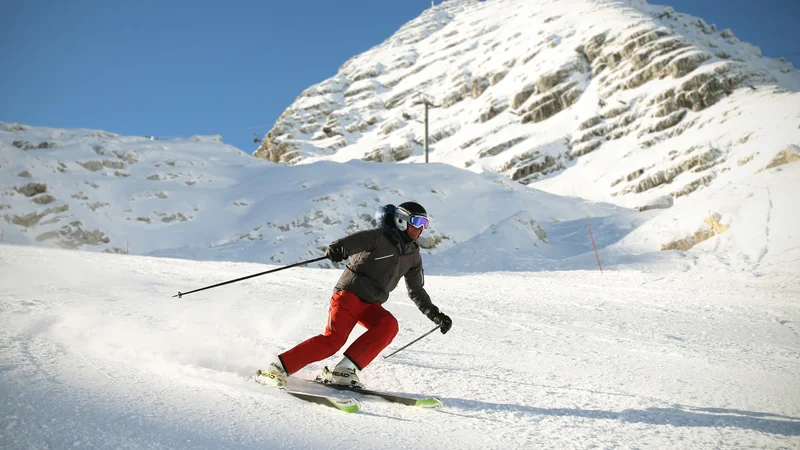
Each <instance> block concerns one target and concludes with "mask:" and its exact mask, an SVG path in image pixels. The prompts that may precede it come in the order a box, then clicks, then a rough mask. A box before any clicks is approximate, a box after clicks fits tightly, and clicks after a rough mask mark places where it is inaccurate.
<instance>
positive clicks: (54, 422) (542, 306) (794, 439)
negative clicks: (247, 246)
mask: <svg viewBox="0 0 800 450" xmlns="http://www.w3.org/2000/svg"><path fill="white" fill-rule="evenodd" d="M267 268H268V267H266V266H263V265H257V264H249V263H219V262H193V261H185V260H170V259H159V258H149V257H138V256H124V255H107V254H101V253H86V252H72V251H64V250H50V249H39V248H33V247H18V246H9V245H2V246H0V273H2V277H0V292H2V295H0V320H1V321H2V324H3V326H2V327H0V343H1V344H2V348H3V350H2V352H0V399H2V400H1V401H2V403H0V404H1V405H2V406H1V407H0V408H1V409H2V415H0V417H2V418H1V419H0V446H1V447H3V448H65V447H102V448H145V447H148V448H149V447H156V448H165V447H166V448H233V447H236V448H342V446H347V447H356V448H423V447H424V448H497V449H505V448H590V447H601V448H612V447H613V448H793V447H796V446H798V445H800V394H798V390H797V385H798V381H799V380H798V373H800V348H798V342H800V335H798V332H800V325H799V323H800V314H798V310H797V300H796V299H797V298H798V296H800V292H799V290H798V287H797V286H798V285H797V284H796V283H785V284H781V283H776V282H775V280H772V281H765V280H763V279H760V278H757V277H753V276H746V275H744V276H743V275H740V274H732V273H730V272H727V273H726V272H713V271H710V270H703V269H700V268H689V267H687V268H686V269H687V270H686V271H684V270H675V269H668V270H666V269H665V270H659V271H651V272H642V271H637V270H616V271H606V272H605V273H604V274H602V275H601V274H600V273H599V271H596V270H595V271H584V270H572V271H553V272H543V273H502V272H499V273H493V274H482V275H466V276H429V277H427V287H428V289H429V292H430V294H431V296H432V297H433V299H434V300H435V301H436V303H437V304H439V305H440V306H441V308H442V309H443V310H444V311H446V312H447V313H448V314H450V315H451V316H452V317H453V320H454V326H453V329H452V330H451V331H450V333H448V334H447V335H441V334H438V333H436V334H434V335H431V336H429V337H428V338H426V339H424V340H422V341H420V342H418V343H417V344H415V345H414V346H412V347H410V348H409V349H407V350H405V351H403V352H401V353H399V354H397V355H395V356H393V357H392V358H389V359H386V360H384V359H382V358H378V359H377V360H376V361H375V362H374V363H373V364H372V365H370V366H369V367H368V368H367V370H365V371H364V372H362V374H363V378H364V380H365V381H366V382H367V383H368V384H369V386H370V387H372V388H376V389H386V390H389V391H392V392H403V393H408V394H435V395H438V396H439V397H441V398H442V399H443V400H444V403H445V405H446V407H445V408H444V409H443V410H440V411H424V410H415V409H413V408H409V407H404V406H400V405H393V404H388V403H384V402H381V401H377V400H365V401H364V402H363V410H362V412H360V413H358V414H356V415H348V414H345V413H342V412H339V411H335V410H333V409H329V408H325V407H322V406H319V405H313V404H308V403H304V402H301V401H299V400H295V399H293V398H291V397H288V396H284V395H283V394H281V393H280V392H277V391H274V390H271V389H270V388H266V387H263V386H260V385H258V384H256V383H253V382H252V381H249V380H247V377H248V376H249V375H250V374H251V373H252V372H254V371H255V370H256V369H258V368H263V367H264V366H265V365H266V364H267V363H268V361H269V360H270V358H271V357H273V356H274V355H275V354H276V353H278V352H280V351H282V350H284V349H286V348H287V347H288V346H290V345H293V344H294V343H296V342H298V341H300V340H302V339H304V338H306V337H308V336H310V335H313V334H316V333H318V332H319V331H321V328H322V327H323V325H324V323H325V319H326V317H325V315H326V310H327V306H326V304H327V301H328V298H329V295H330V292H331V287H332V285H333V283H334V282H335V280H336V278H337V277H338V271H334V270H324V269H290V270H288V271H285V272H278V273H275V274H271V275H266V276H264V277H260V278H255V279H252V280H248V281H245V282H241V283H238V284H233V285H229V286H225V287H220V288H217V289H214V290H208V291H204V292H201V293H197V294H192V295H191V296H186V297H184V298H181V299H178V298H172V297H171V296H172V295H174V294H175V293H176V292H177V291H179V290H180V291H186V290H188V289H192V288H196V287H201V286H204V285H208V284H211V283H215V282H219V281H223V280H226V279H231V278H236V277H239V276H243V275H246V274H250V273H256V272H260V271H262V270H265V269H267ZM21 280H25V282H20V281H21ZM386 306H387V308H388V309H389V310H390V311H391V312H392V313H393V314H394V315H396V316H397V317H398V319H399V321H400V333H399V335H398V337H397V339H396V341H395V342H394V343H393V344H392V346H391V347H390V349H394V348H398V347H399V346H400V345H402V344H404V343H406V342H408V341H410V340H411V339H413V338H415V337H416V336H418V335H421V334H422V333H424V332H425V331H427V330H428V329H430V327H431V323H430V322H428V320H427V319H425V318H424V316H422V315H421V314H420V313H419V312H418V311H417V310H416V308H415V307H414V306H413V304H412V303H411V302H410V301H409V300H408V298H407V297H405V294H404V293H403V292H400V291H397V292H395V293H394V294H393V295H392V297H391V298H390V300H389V302H388V303H387V304H386ZM358 330H359V332H360V330H362V329H360V328H358ZM359 332H357V333H355V334H354V336H353V338H355V337H356V336H357V335H358V334H359ZM351 340H352V339H351ZM332 362H334V360H333V359H331V360H330V361H323V362H320V363H318V364H313V365H311V366H309V367H308V368H307V369H305V370H303V371H301V373H300V375H301V376H306V377H311V376H313V374H314V372H315V371H316V370H318V369H319V368H321V366H322V364H323V363H327V364H330V363H332Z"/></svg>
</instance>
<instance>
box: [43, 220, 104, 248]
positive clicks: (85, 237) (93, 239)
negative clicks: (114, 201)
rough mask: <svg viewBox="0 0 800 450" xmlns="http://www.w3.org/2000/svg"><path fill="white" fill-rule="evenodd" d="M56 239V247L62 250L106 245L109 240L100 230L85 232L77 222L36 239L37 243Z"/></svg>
mask: <svg viewBox="0 0 800 450" xmlns="http://www.w3.org/2000/svg"><path fill="white" fill-rule="evenodd" d="M51 239H58V242H57V245H58V246H59V247H62V248H68V249H76V248H79V247H81V246H83V245H100V244H108V243H109V242H110V239H109V238H108V236H106V235H105V233H103V232H102V231H100V230H94V231H86V230H84V229H83V228H82V224H81V223H80V222H78V221H75V222H70V224H69V225H64V226H63V227H61V229H60V230H58V231H48V232H46V233H42V234H40V235H39V236H37V237H36V240H37V241H38V242H43V241H48V240H51Z"/></svg>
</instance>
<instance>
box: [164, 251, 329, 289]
mask: <svg viewBox="0 0 800 450" xmlns="http://www.w3.org/2000/svg"><path fill="white" fill-rule="evenodd" d="M327 258H328V257H327V256H320V257H319V258H315V259H309V260H308V261H301V262H299V263H294V264H290V265H288V266H283V267H278V268H277V269H272V270H267V271H266V272H261V273H256V274H253V275H248V276H246V277H242V278H237V279H235V280H230V281H225V282H222V283H217V284H215V285H213V286H206V287H204V288H200V289H195V290H193V291H189V292H181V291H178V293H177V294H176V295H173V296H172V298H175V297H178V298H181V297H183V296H184V295H189V294H191V293H193V292H200V291H205V290H206V289H211V288H215V287H219V286H224V285H226V284H231V283H236V282H237V281H242V280H246V279H248V278H253V277H258V276H261V275H266V274H268V273H273V272H278V271H281V270H284V269H291V268H292V267H297V266H302V265H303V264H310V263H313V262H317V261H322V260H323V259H327Z"/></svg>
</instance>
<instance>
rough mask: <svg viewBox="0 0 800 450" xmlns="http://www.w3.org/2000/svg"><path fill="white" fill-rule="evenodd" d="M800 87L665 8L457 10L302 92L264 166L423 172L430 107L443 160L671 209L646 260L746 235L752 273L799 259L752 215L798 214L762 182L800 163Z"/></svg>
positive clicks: (531, 2) (446, 6) (572, 4)
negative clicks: (775, 259) (419, 167)
mask: <svg viewBox="0 0 800 450" xmlns="http://www.w3.org/2000/svg"><path fill="white" fill-rule="evenodd" d="M798 90H800V74H798V72H797V71H795V70H794V69H793V67H792V66H791V64H789V63H786V62H784V61H781V60H774V59H770V58H766V57H763V56H761V53H760V51H759V49H758V48H757V47H755V46H753V45H750V44H748V43H743V42H740V41H739V40H738V39H737V38H736V37H735V36H734V34H733V32H732V31H731V30H727V29H726V30H718V29H717V28H716V27H715V26H714V25H709V24H707V23H705V21H703V20H702V19H699V18H696V17H692V16H689V15H685V14H680V13H678V12H675V11H674V10H673V9H672V8H670V7H665V6H657V5H649V4H647V3H646V2H644V1H641V0H625V1H613V2H612V1H602V0H571V1H561V2H550V1H536V0H525V1H518V0H495V1H490V2H479V1H477V0H451V1H445V2H442V3H441V4H440V5H437V6H435V7H433V8H431V9H429V10H427V11H425V12H424V13H423V14H422V15H421V16H420V17H419V18H417V19H415V20H413V21H411V22H409V23H408V24H406V25H405V26H403V27H401V28H400V29H399V30H398V31H397V32H396V33H395V34H394V35H393V36H391V37H390V38H389V39H387V40H386V41H385V42H383V43H382V44H380V45H378V46H376V47H375V48H372V49H370V50H369V51H367V52H365V53H363V54H361V55H357V56H355V57H353V58H352V59H351V60H349V61H347V62H346V63H345V64H344V65H343V66H342V67H341V68H340V70H339V72H338V73H337V74H336V75H334V76H333V77H331V78H329V79H327V80H325V81H323V82H321V83H319V84H317V85H314V86H312V87H310V88H308V89H307V90H306V91H305V92H303V93H302V94H301V95H300V97H298V99H297V100H296V101H295V103H294V104H292V105H291V106H289V107H288V108H287V109H286V111H285V112H284V114H283V115H282V116H281V117H280V118H279V119H278V121H277V122H276V124H275V126H274V128H273V129H272V130H271V131H270V132H269V133H268V134H267V135H266V137H265V139H264V141H263V145H262V146H261V148H259V149H258V150H257V151H256V152H255V153H254V155H255V156H258V157H262V158H265V159H269V160H271V161H275V162H283V163H286V164H290V165H292V164H293V165H301V164H308V163H313V162H316V161H321V160H332V161H349V160H353V159H361V160H365V161H384V162H390V161H396V162H402V163H418V162H421V161H424V158H425V157H424V155H423V150H422V146H423V141H424V125H423V123H422V121H423V111H424V109H423V105H422V102H423V101H427V102H430V103H433V104H435V105H437V106H438V107H437V108H433V109H431V110H430V111H429V114H430V132H429V134H430V140H431V142H432V144H431V150H430V159H431V161H435V162H443V163H447V164H451V165H453V166H455V167H460V168H467V169H468V170H472V171H475V172H492V173H497V174H501V175H503V176H506V177H507V178H509V179H511V180H515V181H519V182H521V183H523V184H528V185H529V186H532V187H535V188H538V189H543V190H546V191H549V192H553V193H556V194H560V195H570V196H577V197H581V198H586V199H591V200H596V201H603V202H610V203H614V204H617V205H620V206H624V207H627V208H634V209H639V210H648V209H666V211H665V212H664V213H663V214H661V215H659V219H658V220H656V221H655V222H653V223H652V224H651V225H649V226H648V227H646V228H645V229H647V230H649V231H648V232H652V231H654V230H656V229H658V230H659V233H658V234H657V235H650V236H649V239H647V238H643V239H639V241H645V240H646V241H647V242H649V245H646V246H644V247H643V248H644V249H646V250H650V251H653V250H659V249H670V248H674V249H683V250H685V249H689V248H692V247H693V246H694V245H696V244H698V243H699V242H702V241H703V240H704V238H706V237H710V236H713V235H717V234H720V233H723V232H726V231H727V230H730V231H729V232H730V233H732V234H737V233H741V234H740V235H739V236H738V237H736V238H726V240H731V239H732V240H734V241H736V244H741V243H746V242H747V241H751V242H749V243H747V244H746V246H747V247H748V248H747V249H742V248H741V247H737V245H734V244H731V245H730V246H728V248H726V249H725V250H729V251H730V252H732V254H731V255H730V257H731V260H736V261H749V262H750V263H751V264H750V267H751V268H752V267H753V266H754V265H757V263H758V261H760V260H761V259H762V258H763V256H764V255H766V254H768V253H770V252H771V251H772V253H780V252H782V251H783V250H786V249H788V248H790V247H791V245H790V246H788V247H787V246H784V245H781V246H780V247H776V248H775V249H771V250H770V246H771V245H773V243H771V242H770V239H769V238H767V236H773V237H774V236H776V235H782V236H784V235H785V232H788V231H790V230H789V229H787V228H781V229H780V230H779V232H777V233H776V231H778V230H773V231H772V232H770V231H769V229H770V228H771V227H774V226H775V223H774V222H770V221H768V220H767V218H768V217H769V214H766V213H765V214H758V215H757V216H756V217H758V218H759V219H756V218H754V217H753V216H752V215H750V213H748V212H743V211H742V208H745V209H747V211H753V210H759V211H762V210H763V211H766V210H780V211H787V214H789V212H791V213H796V212H797V209H796V207H795V206H794V205H793V204H792V202H791V201H788V203H785V204H784V203H781V204H780V205H777V204H775V203H770V201H769V200H770V198H769V197H770V193H772V192H774V190H775V189H777V190H778V194H777V196H779V197H786V195H784V194H788V197H787V198H790V197H791V196H792V195H791V194H796V193H797V192H798V191H797V184H796V183H795V182H794V181H793V177H792V176H790V175H788V174H785V173H783V174H780V173H779V174H777V175H776V176H778V177H779V179H780V180H781V181H774V182H773V181H769V180H771V178H770V177H771V175H762V172H763V171H770V170H773V169H772V168H774V167H778V166H780V165H781V164H785V163H789V162H792V161H797V160H798V159H800V146H798V143H800V94H799V93H798ZM787 170H789V169H787ZM773 172H775V170H773ZM795 174H796V173H795ZM784 181H785V182H786V183H784ZM762 183H767V184H771V185H772V186H773V188H772V189H768V188H767V187H766V186H765V185H762ZM787 183H788V184H787ZM757 192H762V193H766V194H765V195H758V194H757ZM753 196H755V198H753ZM744 205H746V206H744ZM773 208H774V209H773ZM760 219H763V221H762V222H761V223H756V222H757V221H758V220H760ZM744 222H746V223H744ZM669 223H673V225H672V227H669V226H668V225H666V224H669ZM740 225H741V227H740ZM668 228H670V229H668ZM737 228H738V229H737ZM742 228H745V229H746V230H743V229H742ZM753 233H754V234H753ZM789 234H791V233H789ZM795 234H796V233H795ZM782 239H783V238H782ZM790 239H791V242H793V243H795V244H796V243H797V239H798V237H797V236H792V237H791V238H790ZM752 240H755V241H757V242H758V243H757V244H756V243H753V242H752ZM637 245H638V244H637Z"/></svg>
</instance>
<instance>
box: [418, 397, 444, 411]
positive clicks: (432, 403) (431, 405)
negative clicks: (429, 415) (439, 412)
mask: <svg viewBox="0 0 800 450" xmlns="http://www.w3.org/2000/svg"><path fill="white" fill-rule="evenodd" d="M414 406H418V407H420V408H426V409H439V408H442V407H444V403H442V401H441V400H439V399H438V398H436V397H431V398H421V399H419V400H417V403H416V404H415V405H414Z"/></svg>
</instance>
